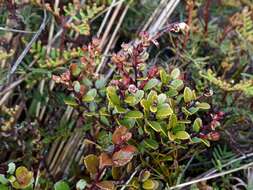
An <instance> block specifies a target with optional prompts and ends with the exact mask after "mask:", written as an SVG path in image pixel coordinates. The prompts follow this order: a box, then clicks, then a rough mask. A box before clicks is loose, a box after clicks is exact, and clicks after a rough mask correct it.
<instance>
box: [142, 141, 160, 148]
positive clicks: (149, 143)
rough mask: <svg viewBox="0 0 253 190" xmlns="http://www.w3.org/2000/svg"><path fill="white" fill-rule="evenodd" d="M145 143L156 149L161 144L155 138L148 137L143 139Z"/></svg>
mask: <svg viewBox="0 0 253 190" xmlns="http://www.w3.org/2000/svg"><path fill="white" fill-rule="evenodd" d="M143 143H144V145H145V146H146V147H148V148H151V149H153V150H156V149H158V148H159V144H158V142H156V141H155V140H153V139H146V140H144V141H143Z"/></svg>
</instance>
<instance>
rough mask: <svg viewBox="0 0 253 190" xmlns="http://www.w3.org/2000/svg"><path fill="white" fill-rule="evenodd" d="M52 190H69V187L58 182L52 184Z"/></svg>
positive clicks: (62, 182) (64, 183) (63, 182)
mask: <svg viewBox="0 0 253 190" xmlns="http://www.w3.org/2000/svg"><path fill="white" fill-rule="evenodd" d="M54 190H70V187H69V185H68V184H67V183H66V182H65V181H58V182H56V183H55V184H54Z"/></svg>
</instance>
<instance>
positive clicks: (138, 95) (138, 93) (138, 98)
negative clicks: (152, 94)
mask: <svg viewBox="0 0 253 190" xmlns="http://www.w3.org/2000/svg"><path fill="white" fill-rule="evenodd" d="M143 96H144V91H143V90H137V91H136V92H135V94H134V97H135V99H136V101H135V103H134V104H135V105H136V104H138V103H139V102H140V101H141V99H142V98H143Z"/></svg>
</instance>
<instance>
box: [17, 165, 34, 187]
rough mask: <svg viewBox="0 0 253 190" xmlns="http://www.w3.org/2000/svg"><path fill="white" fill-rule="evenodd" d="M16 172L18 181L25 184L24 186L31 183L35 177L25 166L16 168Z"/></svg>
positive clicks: (22, 184)
mask: <svg viewBox="0 0 253 190" xmlns="http://www.w3.org/2000/svg"><path fill="white" fill-rule="evenodd" d="M15 174H16V178H17V182H18V183H19V184H20V185H21V186H24V187H25V186H27V185H29V184H30V182H31V180H32V178H33V173H32V172H30V171H28V169H27V168H26V167H24V166H21V167H18V168H17V169H16V172H15Z"/></svg>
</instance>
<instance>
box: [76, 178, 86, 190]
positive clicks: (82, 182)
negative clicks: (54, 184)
mask: <svg viewBox="0 0 253 190" xmlns="http://www.w3.org/2000/svg"><path fill="white" fill-rule="evenodd" d="M86 185H87V182H86V181H85V180H84V179H80V180H79V181H78V182H77V183H76V189H77V190H84V189H85V187H86Z"/></svg>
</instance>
